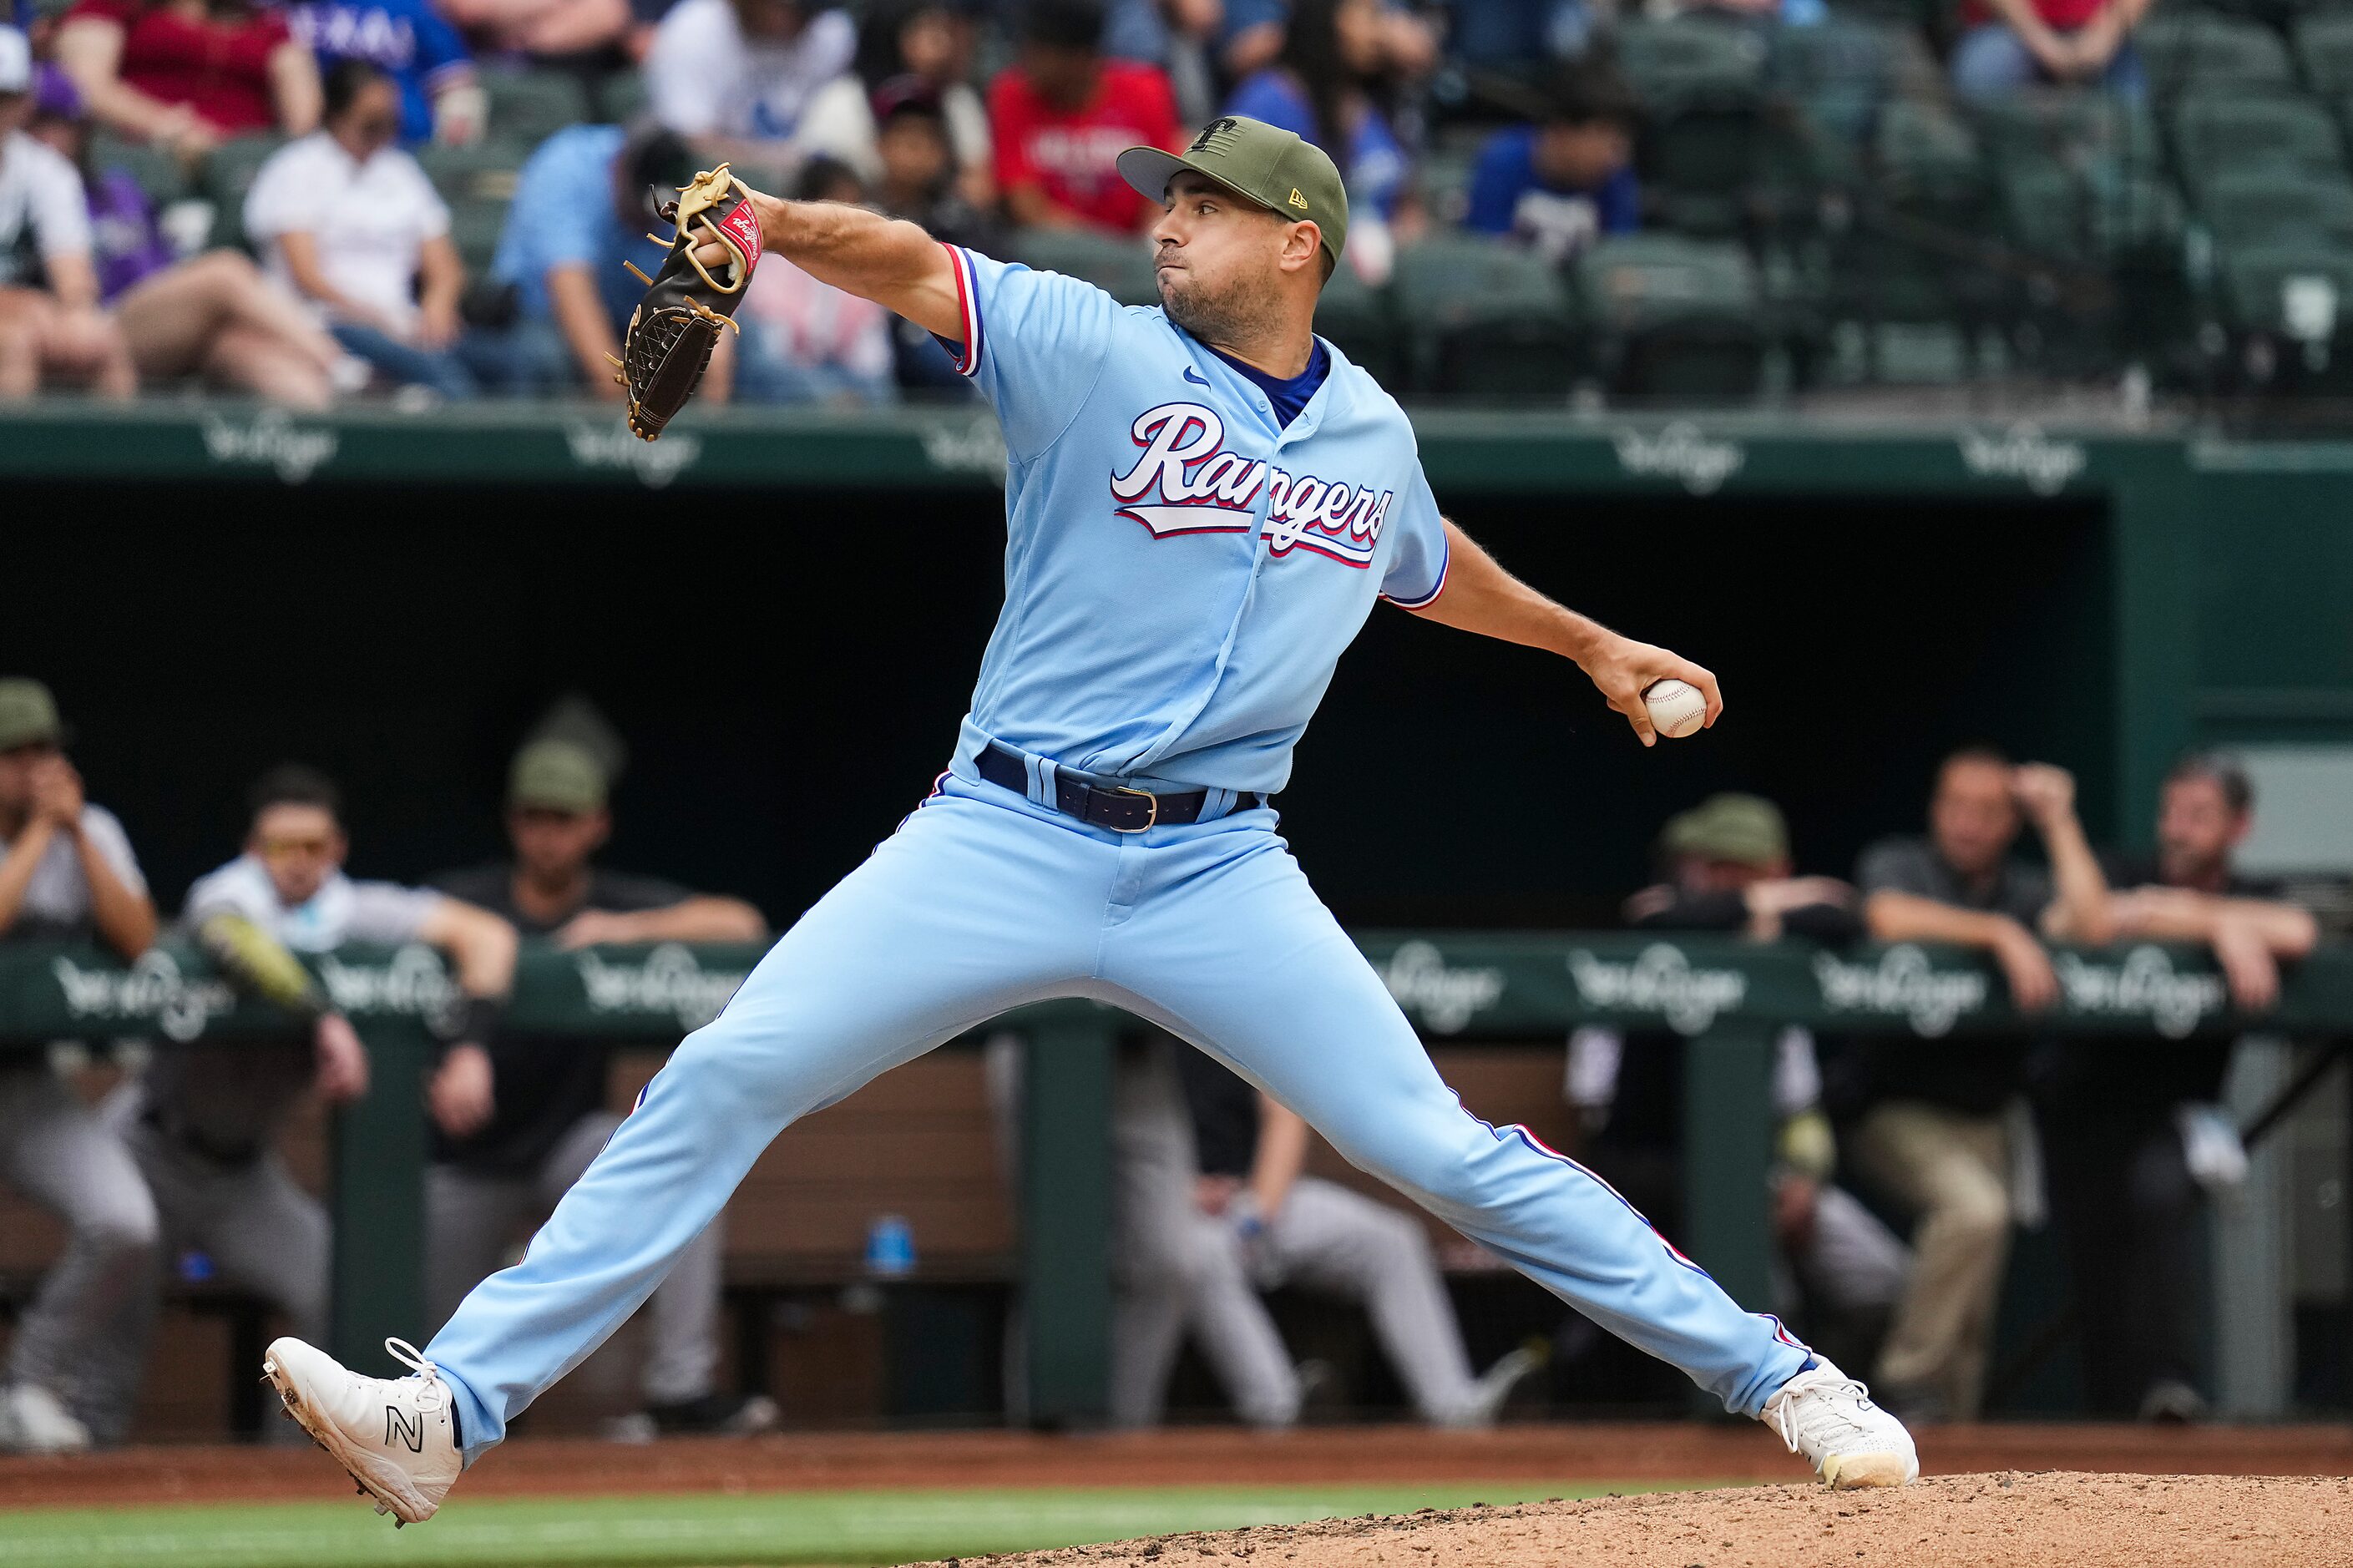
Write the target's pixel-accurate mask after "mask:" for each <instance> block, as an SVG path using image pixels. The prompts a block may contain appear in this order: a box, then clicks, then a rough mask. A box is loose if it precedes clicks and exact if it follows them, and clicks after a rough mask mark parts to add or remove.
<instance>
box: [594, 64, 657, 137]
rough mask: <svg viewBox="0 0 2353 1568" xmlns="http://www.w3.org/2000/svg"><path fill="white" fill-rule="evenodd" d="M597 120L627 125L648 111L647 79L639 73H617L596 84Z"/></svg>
mask: <svg viewBox="0 0 2353 1568" xmlns="http://www.w3.org/2000/svg"><path fill="white" fill-rule="evenodd" d="M645 111H646V79H645V77H644V76H643V75H642V74H640V73H639V72H637V71H633V70H631V71H615V72H614V73H613V74H612V75H611V76H608V77H607V78H606V79H604V80H602V81H600V82H598V83H597V84H596V118H597V119H598V120H600V121H605V122H607V123H609V124H613V125H627V124H628V122H629V121H632V120H635V119H636V118H637V117H638V115H640V114H643V113H644V112H645Z"/></svg>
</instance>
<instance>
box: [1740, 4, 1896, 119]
mask: <svg viewBox="0 0 2353 1568" xmlns="http://www.w3.org/2000/svg"><path fill="white" fill-rule="evenodd" d="M1896 54H1897V49H1896V45H1895V42H1894V37H1893V35H1892V32H1891V29H1889V28H1887V27H1885V26H1881V25H1880V24H1877V23H1874V22H1867V21H1861V20H1857V19H1855V18H1853V17H1850V16H1826V17H1824V18H1823V19H1822V20H1821V21H1820V22H1818V23H1816V24H1814V25H1813V26H1807V27H1784V28H1782V29H1781V30H1780V31H1779V32H1778V33H1777V34H1775V35H1774V37H1773V46H1772V53H1771V57H1770V79H1771V82H1772V86H1773V90H1774V91H1775V92H1776V93H1778V94H1780V95H1782V96H1784V97H1787V98H1789V99H1791V100H1795V101H1797V102H1799V103H1801V104H1803V105H1805V108H1806V111H1807V114H1808V116H1809V118H1810V120H1811V121H1812V122H1813V123H1814V124H1815V125H1816V126H1818V127H1819V128H1820V129H1821V130H1823V131H1825V132H1829V133H1830V134H1831V135H1833V136H1836V137H1837V138H1839V139H1840V140H1841V141H1842V142H1849V143H1856V142H1862V139H1863V138H1864V137H1865V136H1866V135H1868V134H1869V133H1870V131H1871V127H1872V124H1873V121H1875V120H1876V119H1877V117H1878V113H1879V105H1880V102H1881V100H1883V99H1884V98H1886V96H1887V95H1888V92H1889V90H1890V89H1891V88H1892V86H1893V85H1894V77H1895V62H1896Z"/></svg>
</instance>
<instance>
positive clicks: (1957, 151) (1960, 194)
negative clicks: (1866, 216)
mask: <svg viewBox="0 0 2353 1568" xmlns="http://www.w3.org/2000/svg"><path fill="white" fill-rule="evenodd" d="M1872 151H1873V157H1874V159H1875V161H1876V163H1877V164H1878V167H1879V172H1880V176H1881V181H1882V184H1881V194H1882V195H1884V196H1886V197H1887V198H1888V199H1889V200H1890V201H1892V202H1894V203H1895V204H1897V205H1901V206H1904V207H1905V208H1907V209H1913V210H1921V211H1926V210H1936V211H1941V212H1956V211H1961V210H1966V209H1968V208H1969V207H1970V206H1972V205H1975V204H1976V203H1977V202H1978V199H1979V198H1980V197H1981V196H1982V195H1983V194H1984V191H1985V184H1986V183H1985V171H1984V167H1983V163H1982V162H1981V159H1980V157H1979V152H1978V141H1977V138H1976V137H1975V136H1974V135H1973V134H1971V133H1970V131H1969V128H1968V125H1966V124H1964V123H1963V122H1962V121H1960V120H1959V119H1957V118H1956V117H1955V116H1954V114H1953V112H1952V111H1951V110H1948V109H1947V108H1946V107H1945V106H1944V105H1942V104H1939V103H1936V102H1932V101H1928V100H1919V99H1898V100H1894V101H1893V102H1891V103H1889V104H1888V105H1887V108H1886V110H1885V111H1884V112H1883V113H1882V114H1881V115H1880V117H1879V132H1878V134H1877V136H1876V137H1875V138H1874V139H1873V149H1872Z"/></svg>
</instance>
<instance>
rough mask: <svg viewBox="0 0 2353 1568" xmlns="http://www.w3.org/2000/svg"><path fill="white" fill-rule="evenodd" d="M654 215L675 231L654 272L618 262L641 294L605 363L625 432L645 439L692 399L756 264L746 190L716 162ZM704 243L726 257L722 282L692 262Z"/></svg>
mask: <svg viewBox="0 0 2353 1568" xmlns="http://www.w3.org/2000/svg"><path fill="white" fill-rule="evenodd" d="M661 216H663V217H664V218H665V219H666V220H668V221H669V222H670V223H671V224H672V225H674V226H676V228H677V230H678V232H677V234H676V236H675V237H673V238H672V239H671V240H670V256H669V257H668V258H666V259H665V260H664V261H663V262H662V268H661V271H660V272H659V273H658V274H656V275H655V276H654V277H651V278H647V277H646V275H645V274H644V273H642V272H638V269H637V268H635V267H633V266H630V264H629V263H628V262H626V261H624V262H623V263H621V265H622V266H624V267H628V268H629V270H630V271H631V272H636V273H637V275H638V278H639V279H643V280H644V282H645V284H646V297H645V298H644V299H642V300H638V308H637V309H636V310H634V311H632V312H630V315H629V330H628V333H627V334H626V336H625V337H624V338H623V339H622V343H621V357H620V358H618V359H616V360H614V361H613V363H614V364H615V365H617V367H619V373H618V374H616V375H615V376H614V377H613V379H614V381H615V382H617V383H618V384H620V385H622V386H625V387H627V388H628V392H629V428H630V429H631V430H634V431H635V432H637V434H638V436H640V437H643V438H645V439H646V440H649V441H650V440H653V439H654V438H655V437H658V436H659V435H660V434H661V433H662V426H665V425H667V424H669V423H670V419H671V416H674V415H676V414H677V413H678V411H679V410H680V409H681V408H682V407H684V406H685V405H686V400H687V399H688V398H689V397H691V396H692V395H694V389H695V387H696V386H697V385H698V384H701V382H702V373H703V372H704V371H705V370H707V369H709V368H710V366H711V351H712V349H714V348H716V347H717V346H718V344H719V329H720V328H722V327H725V328H727V329H729V330H730V331H735V330H738V329H737V328H736V326H735V321H734V315H735V306H736V304H737V302H738V301H740V300H742V299H743V298H744V285H745V284H746V283H749V282H750V281H751V280H752V268H754V267H757V266H758V265H759V264H760V218H759V215H758V214H757V213H755V212H754V211H753V210H752V191H751V187H749V186H748V185H746V184H744V182H743V181H741V180H739V179H737V178H736V177H735V176H734V175H733V174H729V173H728V172H727V165H726V164H724V163H722V164H720V165H719V167H717V168H716V169H712V170H710V171H708V172H707V173H704V174H697V175H695V176H694V183H693V184H690V185H687V186H685V187H684V188H683V189H681V191H680V192H679V193H678V200H676V201H674V202H665V203H663V204H662V207H661ZM648 238H650V239H659V236H658V235H649V236H648ZM712 240H716V241H718V242H719V243H720V244H721V245H723V246H725V247H727V249H728V250H729V251H730V252H731V253H732V254H733V260H732V261H731V262H729V263H728V264H727V265H726V266H724V267H723V268H721V273H722V277H713V276H712V274H711V272H710V270H709V269H708V268H705V267H704V266H703V264H702V262H701V261H699V260H697V259H696V258H695V255H694V249H695V247H697V246H699V245H702V244H705V243H707V242H709V241H712ZM608 357H609V356H608Z"/></svg>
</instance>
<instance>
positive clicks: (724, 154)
mask: <svg viewBox="0 0 2353 1568" xmlns="http://www.w3.org/2000/svg"><path fill="white" fill-rule="evenodd" d="M857 47H858V31H857V29H856V28H855V27H854V26H851V24H850V20H849V17H848V16H844V15H842V13H840V12H839V11H821V12H819V13H818V14H817V15H816V16H810V15H809V14H808V13H807V10H805V9H804V8H803V7H802V5H800V3H799V0H679V4H678V5H676V6H675V7H674V8H672V10H671V11H670V15H669V16H665V17H663V18H662V21H661V26H659V27H658V28H657V29H655V32H654V43H653V48H652V50H651V51H650V52H649V54H648V55H647V56H646V93H647V98H648V100H649V105H650V107H651V109H652V110H653V115H654V118H655V119H657V120H659V121H661V122H662V124H664V125H666V126H668V127H669V128H670V130H672V131H675V132H678V133H679V134H680V135H681V136H683V137H685V138H687V140H689V141H690V142H693V143H694V145H695V148H696V150H697V151H698V152H700V153H702V154H703V155H705V156H706V157H711V158H726V159H730V160H733V161H734V162H737V163H761V164H767V165H770V166H776V165H782V166H784V167H786V168H790V167H795V166H797V164H798V163H800V161H801V158H802V154H803V147H802V142H801V137H802V131H803V127H802V120H803V117H804V116H805V115H806V113H807V110H808V108H809V104H810V102H811V100H813V99H814V98H815V97H816V94H817V91H818V89H819V88H821V87H823V86H824V85H825V84H826V83H827V82H828V81H831V80H832V79H834V78H835V77H838V76H839V75H841V73H842V72H843V71H845V70H847V69H849V61H850V58H851V56H852V55H853V54H854V53H855V52H856V49H857Z"/></svg>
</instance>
